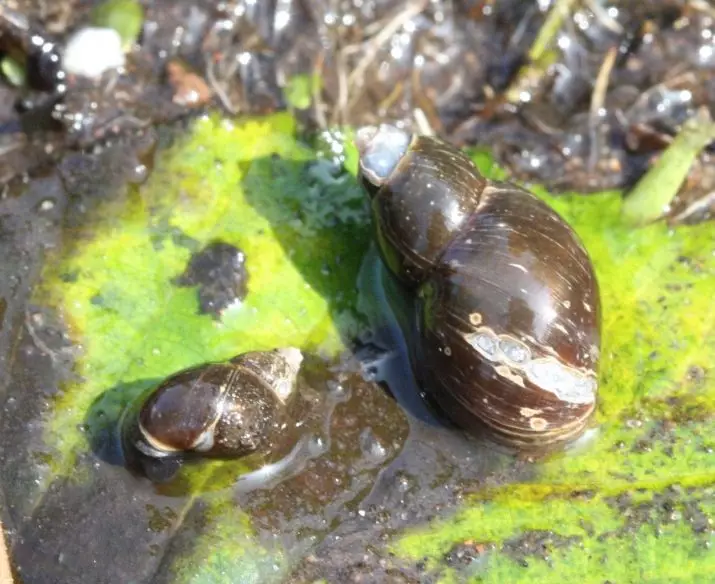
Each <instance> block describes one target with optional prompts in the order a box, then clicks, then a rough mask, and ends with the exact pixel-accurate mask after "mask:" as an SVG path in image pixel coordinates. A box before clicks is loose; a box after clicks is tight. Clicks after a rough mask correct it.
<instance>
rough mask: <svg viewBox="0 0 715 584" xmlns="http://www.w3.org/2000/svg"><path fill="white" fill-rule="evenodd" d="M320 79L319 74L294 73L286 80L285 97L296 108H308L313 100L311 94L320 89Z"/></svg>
mask: <svg viewBox="0 0 715 584" xmlns="http://www.w3.org/2000/svg"><path fill="white" fill-rule="evenodd" d="M321 86H322V79H321V78H320V76H319V75H317V74H314V75H307V74H306V75H294V76H293V77H291V78H290V79H289V80H288V84H287V85H286V88H285V92H284V93H285V98H286V100H287V101H288V103H289V104H290V105H291V106H293V107H294V108H296V109H303V110H304V109H308V108H309V107H310V104H311V103H312V101H313V95H315V93H316V92H317V91H320V88H321Z"/></svg>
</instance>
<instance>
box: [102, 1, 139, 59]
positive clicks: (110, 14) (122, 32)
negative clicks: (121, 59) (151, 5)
mask: <svg viewBox="0 0 715 584" xmlns="http://www.w3.org/2000/svg"><path fill="white" fill-rule="evenodd" d="M92 24H93V25H94V26H98V27H104V28H113V29H114V30H116V31H117V32H118V33H119V36H120V37H121V39H122V46H123V47H124V50H125V51H126V50H129V49H130V48H131V46H132V45H133V44H134V43H135V42H136V40H137V37H138V36H139V33H140V32H141V30H142V27H143V26H144V8H143V7H142V5H141V4H140V3H139V2H138V0H105V1H104V2H102V3H101V4H98V5H97V6H95V8H94V9H93V10H92Z"/></svg>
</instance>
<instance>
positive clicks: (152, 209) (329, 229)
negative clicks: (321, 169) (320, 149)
mask: <svg viewBox="0 0 715 584" xmlns="http://www.w3.org/2000/svg"><path fill="white" fill-rule="evenodd" d="M294 131H295V128H294V122H293V120H292V118H290V117H289V116H285V115H277V116H275V117H272V118H267V119H262V120H260V121H257V120H247V121H245V122H242V123H240V124H235V125H234V124H232V123H228V122H224V121H222V120H219V119H216V118H211V119H204V120H201V121H199V122H197V123H196V124H195V126H194V128H193V132H192V134H191V135H190V136H189V137H188V138H185V139H183V140H180V141H179V142H178V143H177V144H175V145H174V146H172V147H171V148H169V149H168V150H166V151H164V152H162V153H161V154H160V156H159V160H158V161H157V162H156V169H155V171H154V172H153V174H152V175H151V177H150V178H149V180H148V181H147V183H146V184H144V185H143V186H141V187H139V188H138V189H137V190H136V193H130V194H129V196H127V197H125V198H119V199H117V200H112V201H111V202H108V203H106V204H103V205H101V207H100V208H99V209H98V210H97V212H96V214H95V217H93V219H92V221H91V222H89V223H88V224H87V226H86V227H85V228H84V229H83V231H81V232H79V233H76V234H75V238H76V240H77V241H81V245H74V246H72V247H71V248H70V249H69V250H68V251H66V252H65V253H63V254H62V255H60V256H59V257H56V258H53V259H52V261H50V262H48V268H47V269H46V271H45V273H44V275H43V281H42V287H41V290H40V291H39V293H38V300H39V301H42V302H43V303H45V304H48V305H50V306H53V307H55V308H56V309H57V311H58V312H59V313H61V314H62V316H63V320H64V322H65V323H66V325H67V326H68V328H69V330H70V333H71V336H72V338H73V340H74V341H75V343H77V344H78V345H80V346H81V347H82V353H81V355H80V356H79V357H78V359H77V361H76V364H75V372H76V373H77V375H78V378H79V379H81V381H78V382H74V383H69V384H67V385H66V386H65V387H64V388H63V390H64V391H63V393H62V396H61V397H60V398H58V399H57V400H56V402H55V407H54V414H53V415H52V416H51V418H50V419H49V420H48V424H47V438H46V440H47V443H48V444H50V445H52V447H53V449H54V450H55V452H56V454H55V456H54V465H53V466H54V468H55V473H57V474H62V473H63V472H68V469H69V468H70V467H71V460H72V457H73V455H74V454H75V453H76V452H77V451H78V449H80V448H82V445H83V444H85V443H86V436H85V435H84V433H83V432H81V431H80V430H75V428H77V427H78V426H80V425H81V424H82V422H83V418H84V416H85V414H86V413H87V411H88V410H89V409H90V407H91V405H92V404H93V402H95V400H97V398H98V397H100V396H101V395H103V394H104V393H105V392H108V391H110V390H112V389H113V388H117V387H120V386H123V387H125V386H126V384H129V383H132V384H135V383H136V384H139V385H141V386H142V387H141V389H144V388H145V387H146V385H147V384H146V383H144V384H142V383H141V382H142V380H148V379H150V380H156V379H161V378H163V377H165V376H166V375H168V374H170V373H172V372H175V371H177V370H179V369H183V368H185V367H188V366H191V365H195V364H198V363H202V362H206V361H217V360H223V359H227V358H230V357H232V356H234V355H236V354H238V353H241V352H244V351H247V350H262V349H269V348H273V347H276V346H297V347H299V348H301V349H304V350H307V351H313V352H316V353H320V354H322V355H325V356H328V357H330V356H335V355H337V354H338V353H340V352H341V351H342V350H343V349H344V347H345V345H344V338H349V337H350V336H351V335H353V334H355V333H356V332H357V330H358V329H359V328H360V326H362V324H361V320H360V316H359V315H358V314H357V313H356V312H355V311H354V310H353V309H352V307H353V306H355V305H356V291H355V287H354V282H355V279H356V275H357V271H358V269H359V265H360V261H361V259H362V254H363V252H364V249H365V248H366V245H367V239H368V237H369V235H368V232H367V227H366V226H365V225H364V222H362V221H361V220H360V208H359V206H357V205H355V204H354V203H355V201H356V200H358V201H361V200H362V199H361V194H360V192H359V191H358V189H357V187H356V186H355V185H353V186H352V188H350V186H349V185H348V186H346V185H344V184H343V183H341V179H340V178H339V177H329V180H328V179H324V178H323V177H322V176H321V175H320V173H315V172H313V173H312V174H311V173H310V171H311V168H313V167H312V166H310V165H309V163H310V162H314V163H315V165H317V164H319V163H318V162H316V161H315V160H314V156H313V155H312V152H311V151H310V150H308V149H307V148H306V147H305V146H304V145H302V144H300V143H299V142H298V141H297V140H296V138H295V136H294ZM269 175H271V176H278V175H280V176H281V178H282V182H281V181H280V180H277V181H271V180H269V179H268V176H269ZM323 180H326V181H328V182H325V183H323V182H321V181H323ZM277 184H278V185H279V186H278V187H277V186H276V185H277ZM301 196H304V199H305V201H306V202H307V203H306V204H307V205H309V204H311V202H312V204H313V207H314V208H318V207H319V208H320V216H318V214H317V213H316V214H310V213H309V214H307V215H306V217H305V218H301V217H298V216H296V215H295V212H294V211H295V210H296V209H298V208H300V206H301V204H302V202H303V199H301ZM351 206H352V211H350V212H349V213H348V212H347V209H348V207H351ZM177 232H179V233H181V234H182V236H183V239H189V240H190V241H192V242H194V246H193V247H196V246H198V247H202V246H204V245H206V244H207V243H209V242H211V241H215V240H217V239H220V240H221V241H224V242H227V243H229V244H232V245H235V246H237V247H238V248H240V249H241V250H243V251H244V252H245V254H246V256H247V264H246V265H247V270H248V273H249V284H248V295H247V297H246V298H245V300H244V302H242V303H241V304H240V305H238V306H231V307H229V308H228V309H226V311H224V313H223V314H222V317H221V320H220V321H219V322H217V321H215V320H214V319H212V318H211V317H210V316H208V315H204V314H200V313H199V310H198V300H197V293H196V289H195V288H180V287H177V286H174V285H172V281H173V279H174V278H176V276H178V275H180V274H181V273H182V272H183V270H184V268H185V266H186V264H187V262H188V260H189V258H190V257H191V253H192V249H191V248H190V247H189V246H187V245H185V244H184V243H183V240H182V238H176V237H172V235H173V234H175V233H177ZM323 249H327V250H330V251H331V254H330V255H329V258H330V259H331V260H333V261H332V263H330V262H329V265H323V264H324V263H325V262H324V260H323V259H322V258H324V257H325V253H324V252H323V251H322V250H323ZM336 257H339V258H340V261H339V262H335V261H334V259H335V258H336ZM308 264H311V265H312V267H313V268H314V269H308V267H307V265H308ZM68 273H71V274H76V277H73V278H66V277H63V275H65V274H68ZM306 273H307V274H308V276H306ZM130 393H131V392H130ZM128 397H129V396H128V395H127V391H126V390H125V391H124V393H122V392H114V393H113V395H112V396H111V397H108V398H107V400H109V401H108V402H107V403H105V405H106V406H107V408H109V409H112V410H113V411H116V410H117V409H118V408H119V407H120V405H121V404H126V400H127V399H128ZM112 399H113V400H114V402H115V403H114V404H112V403H110V402H111V401H112ZM107 400H105V401H107ZM91 421H92V420H91V419H90V422H91Z"/></svg>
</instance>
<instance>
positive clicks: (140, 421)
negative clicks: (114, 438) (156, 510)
mask: <svg viewBox="0 0 715 584" xmlns="http://www.w3.org/2000/svg"><path fill="white" fill-rule="evenodd" d="M302 360H303V356H302V354H301V352H300V351H299V350H298V349H295V348H282V349H275V350H271V351H251V352H247V353H243V354H240V355H238V356H236V357H234V358H233V359H230V360H229V361H225V362H218V363H205V364H201V365H198V366H196V367H192V368H190V369H186V370H183V371H180V372H178V373H175V374H174V375H171V376H170V377H168V378H167V379H165V380H164V381H163V382H161V383H160V384H159V385H158V386H157V387H156V388H154V389H153V390H152V391H151V392H150V393H149V395H148V396H147V397H146V398H145V399H144V400H143V401H142V403H141V404H140V405H139V409H138V411H137V412H136V415H132V416H131V419H130V424H129V428H128V431H127V432H126V436H125V440H126V439H128V440H129V442H130V446H131V447H132V448H133V449H135V450H136V451H138V452H139V453H140V454H141V455H143V457H144V461H143V465H144V467H145V470H146V466H147V465H146V459H149V461H152V460H153V461H155V462H156V461H162V460H163V461H169V463H175V464H174V465H171V464H170V465H169V467H168V468H170V471H167V472H170V473H173V472H175V470H176V466H177V465H178V464H179V463H180V462H182V461H183V460H185V459H188V458H220V459H230V458H238V457H244V456H248V455H250V454H253V453H270V452H273V451H277V450H279V449H280V448H279V447H282V446H285V445H286V444H288V443H290V442H291V432H292V430H294V429H295V421H294V420H293V419H292V406H293V405H294V404H295V401H296V399H297V397H296V394H297V391H296V383H297V376H298V371H299V369H300V365H301V363H302ZM287 436H288V438H286V437H287Z"/></svg>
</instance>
